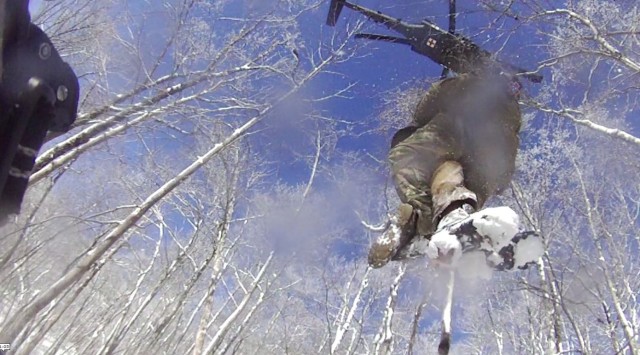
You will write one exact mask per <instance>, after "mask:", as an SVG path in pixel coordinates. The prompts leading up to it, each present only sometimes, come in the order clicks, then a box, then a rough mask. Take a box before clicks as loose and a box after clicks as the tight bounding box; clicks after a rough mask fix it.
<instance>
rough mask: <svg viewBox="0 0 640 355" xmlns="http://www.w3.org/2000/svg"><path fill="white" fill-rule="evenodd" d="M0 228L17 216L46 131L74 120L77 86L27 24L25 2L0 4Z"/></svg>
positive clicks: (58, 129)
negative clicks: (14, 215) (9, 218)
mask: <svg viewBox="0 0 640 355" xmlns="http://www.w3.org/2000/svg"><path fill="white" fill-rule="evenodd" d="M0 50H1V53H2V56H1V57H0V74H1V76H0V77H1V81H0V225H2V224H3V223H4V221H5V220H6V218H7V216H9V215H10V214H17V213H19V212H20V206H21V204H22V200H23V197H24V194H25V192H26V189H27V186H28V183H29V177H30V176H31V173H32V169H33V167H34V165H35V160H36V156H37V154H38V151H39V150H40V148H41V147H42V144H43V143H44V141H45V137H46V135H47V132H48V131H54V132H66V131H68V130H69V129H70V128H71V125H72V124H73V122H74V121H75V119H76V116H77V111H78V99H79V91H80V88H79V84H78V78H77V77H76V74H75V73H74V72H73V69H71V67H70V66H69V65H68V64H67V63H65V62H64V61H63V60H62V58H61V57H60V54H59V53H58V51H57V50H56V48H55V47H54V46H53V43H51V40H50V39H49V37H48V36H47V35H46V34H45V33H44V32H43V31H42V30H41V29H40V28H38V27H37V26H36V25H34V24H33V23H31V16H30V15H29V1H28V0H0Z"/></svg>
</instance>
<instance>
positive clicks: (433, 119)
mask: <svg viewBox="0 0 640 355" xmlns="http://www.w3.org/2000/svg"><path fill="white" fill-rule="evenodd" d="M513 85H514V81H513V80H511V79H510V78H508V77H505V76H503V75H500V74H496V73H493V72H492V71H490V70H489V69H487V70H484V71H478V72H475V73H465V74H461V75H459V76H456V77H451V78H447V79H444V80H442V81H440V82H438V83H436V84H434V85H433V86H432V87H431V89H430V90H429V91H428V92H427V94H426V95H425V96H424V97H423V98H422V100H420V102H419V103H418V106H417V108H416V110H415V113H414V115H413V122H412V124H411V125H409V126H408V127H405V128H402V129H400V130H399V131H398V132H397V133H396V134H395V135H394V136H393V139H392V142H391V149H390V151H389V163H390V166H391V171H392V176H393V181H394V184H395V188H396V191H397V193H398V196H399V197H400V200H401V202H402V203H401V204H400V206H399V207H398V213H397V215H396V216H395V217H394V218H392V223H391V225H390V226H389V228H388V229H387V230H386V232H385V233H384V234H383V235H382V236H381V237H380V238H378V240H377V241H375V242H374V243H373V245H372V246H371V249H370V251H369V257H368V260H369V264H370V265H371V266H372V267H374V268H379V267H382V266H384V265H385V264H386V263H388V262H389V261H390V260H392V259H403V258H406V257H408V256H410V255H408V254H409V251H407V250H405V247H406V246H407V245H408V244H409V243H410V242H412V239H413V238H414V237H416V236H422V237H423V238H427V239H430V237H431V236H432V235H433V234H434V233H435V232H436V231H437V230H438V229H442V228H443V227H444V226H446V225H451V224H452V223H454V222H457V221H460V220H463V219H465V218H467V217H469V215H470V214H472V213H473V212H474V211H476V210H479V209H480V208H482V206H483V205H484V203H485V202H486V201H487V199H488V198H489V197H491V196H493V195H495V194H497V193H499V192H501V191H502V190H503V189H504V188H505V187H507V186H508V184H509V181H510V179H511V177H512V175H513V172H514V170H515V158H516V154H517V148H518V145H519V137H518V134H519V131H520V125H521V115H520V109H519V106H518V101H517V92H514V90H513ZM437 252H438V255H437V256H436V258H437V259H439V260H440V261H443V262H447V261H448V259H450V258H451V257H452V255H450V254H451V252H452V251H451V250H437Z"/></svg>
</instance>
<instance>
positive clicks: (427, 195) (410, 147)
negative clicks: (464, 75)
mask: <svg viewBox="0 0 640 355" xmlns="http://www.w3.org/2000/svg"><path fill="white" fill-rule="evenodd" d="M451 122H452V121H451V120H448V119H447V118H446V117H444V115H442V114H439V115H437V116H436V117H434V119H433V120H432V121H431V122H430V123H429V124H428V125H426V126H424V127H420V128H417V129H416V130H415V131H414V132H412V133H411V134H410V135H409V136H408V137H406V138H405V139H404V140H399V139H398V140H396V139H394V142H396V145H395V146H393V147H392V148H391V150H390V152H389V162H390V165H391V170H392V174H393V180H394V184H395V187H396V191H397V193H398V196H399V198H400V200H401V201H402V204H401V205H400V207H399V210H398V214H397V216H394V217H393V218H392V223H391V225H390V227H389V228H388V229H387V230H386V231H385V232H384V233H383V235H381V236H380V238H378V240H377V241H375V242H374V243H373V245H372V246H371V249H370V251H369V264H370V265H371V266H372V267H381V266H383V265H385V264H386V263H387V262H389V261H390V260H392V259H393V258H394V256H395V254H396V252H397V251H398V250H400V249H402V248H403V247H404V246H406V245H407V244H408V243H409V242H410V241H411V239H412V238H414V236H416V235H431V234H432V233H433V232H434V229H435V228H434V225H433V216H434V214H433V200H432V192H431V186H432V178H433V176H434V172H436V170H437V169H438V168H439V167H440V165H442V163H444V162H445V161H448V160H452V159H453V158H454V157H455V156H456V152H457V147H458V145H457V144H456V143H455V142H456V134H457V133H456V132H457V128H456V127H455V125H452V123H451ZM401 132H402V130H401ZM450 172H451V170H450V169H448V168H445V169H443V170H442V174H439V175H438V176H440V177H441V179H440V180H442V181H443V183H442V185H441V184H437V185H436V186H438V189H439V190H442V191H445V188H444V186H445V185H446V184H449V185H451V186H454V185H455V186H458V185H459V180H460V178H459V177H457V176H453V175H452V176H451V179H454V180H450V179H447V178H445V175H446V174H449V173H450ZM454 175H455V174H454ZM446 191H447V192H446V193H447V194H449V193H450V192H449V190H446ZM456 191H458V190H456ZM443 193H445V192H443ZM453 194H455V192H454V193H453ZM452 196H453V195H452ZM465 196H466V195H465ZM464 198H467V197H464Z"/></svg>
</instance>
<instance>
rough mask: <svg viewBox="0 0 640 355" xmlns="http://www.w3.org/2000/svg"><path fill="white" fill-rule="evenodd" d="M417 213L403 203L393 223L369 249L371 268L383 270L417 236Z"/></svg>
mask: <svg viewBox="0 0 640 355" xmlns="http://www.w3.org/2000/svg"><path fill="white" fill-rule="evenodd" d="M416 220H417V213H416V211H414V209H413V207H411V205H409V204H406V203H402V204H400V206H398V213H397V215H396V216H393V217H391V223H390V224H389V226H388V227H387V229H386V230H385V231H384V232H383V233H382V235H381V236H380V237H378V239H377V240H376V241H375V242H374V243H373V245H372V246H371V249H369V266H371V267H373V268H376V269H377V268H381V267H383V266H385V265H386V264H387V263H388V262H389V261H390V260H392V259H394V257H395V256H396V254H397V253H398V251H399V250H401V249H403V248H404V247H405V246H406V245H407V244H409V242H410V241H411V239H413V237H414V236H415V234H416Z"/></svg>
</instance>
